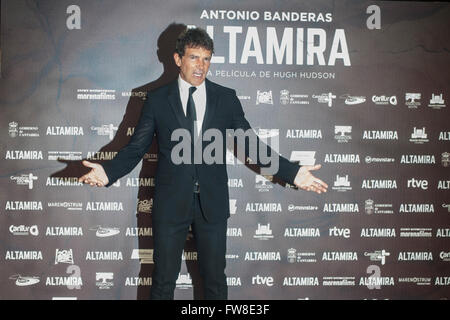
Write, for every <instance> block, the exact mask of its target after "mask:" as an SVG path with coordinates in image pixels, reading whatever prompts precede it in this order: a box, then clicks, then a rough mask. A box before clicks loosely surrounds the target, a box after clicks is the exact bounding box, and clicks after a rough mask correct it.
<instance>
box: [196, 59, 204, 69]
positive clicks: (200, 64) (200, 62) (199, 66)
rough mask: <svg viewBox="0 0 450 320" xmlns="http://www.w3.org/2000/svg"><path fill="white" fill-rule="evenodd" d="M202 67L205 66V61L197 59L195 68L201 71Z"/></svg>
mask: <svg viewBox="0 0 450 320" xmlns="http://www.w3.org/2000/svg"><path fill="white" fill-rule="evenodd" d="M204 66H205V61H203V60H201V59H199V60H198V61H197V68H200V69H203V67H204Z"/></svg>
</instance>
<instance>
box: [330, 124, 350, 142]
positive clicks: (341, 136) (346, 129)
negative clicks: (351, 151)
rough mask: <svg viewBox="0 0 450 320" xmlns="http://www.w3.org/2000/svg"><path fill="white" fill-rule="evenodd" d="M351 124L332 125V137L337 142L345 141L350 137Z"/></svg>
mask: <svg viewBox="0 0 450 320" xmlns="http://www.w3.org/2000/svg"><path fill="white" fill-rule="evenodd" d="M351 133H352V126H334V139H335V140H336V141H337V142H339V143H347V142H349V141H350V140H351V139H352V136H351Z"/></svg>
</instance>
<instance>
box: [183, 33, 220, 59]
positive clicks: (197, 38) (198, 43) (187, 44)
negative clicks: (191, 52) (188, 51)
mask: <svg viewBox="0 0 450 320" xmlns="http://www.w3.org/2000/svg"><path fill="white" fill-rule="evenodd" d="M199 47H200V48H204V49H206V50H209V51H211V54H212V53H214V42H213V40H212V39H211V37H210V36H209V35H208V33H207V32H206V31H205V30H204V29H201V28H193V29H188V28H186V29H185V30H184V31H183V32H181V34H180V35H179V36H178V39H177V43H176V46H175V52H176V53H178V54H179V56H180V57H182V56H184V50H185V48H199Z"/></svg>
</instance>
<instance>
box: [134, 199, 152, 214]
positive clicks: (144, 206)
mask: <svg viewBox="0 0 450 320" xmlns="http://www.w3.org/2000/svg"><path fill="white" fill-rule="evenodd" d="M137 207H138V212H139V213H151V212H152V208H153V198H151V199H144V200H139V199H138V205H137Z"/></svg>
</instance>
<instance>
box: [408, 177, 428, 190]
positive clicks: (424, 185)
mask: <svg viewBox="0 0 450 320" xmlns="http://www.w3.org/2000/svg"><path fill="white" fill-rule="evenodd" d="M407 187H408V188H420V189H422V190H427V189H428V181H427V180H416V179H415V178H412V179H409V180H408V184H407Z"/></svg>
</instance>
